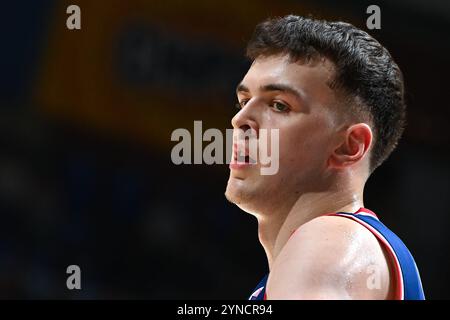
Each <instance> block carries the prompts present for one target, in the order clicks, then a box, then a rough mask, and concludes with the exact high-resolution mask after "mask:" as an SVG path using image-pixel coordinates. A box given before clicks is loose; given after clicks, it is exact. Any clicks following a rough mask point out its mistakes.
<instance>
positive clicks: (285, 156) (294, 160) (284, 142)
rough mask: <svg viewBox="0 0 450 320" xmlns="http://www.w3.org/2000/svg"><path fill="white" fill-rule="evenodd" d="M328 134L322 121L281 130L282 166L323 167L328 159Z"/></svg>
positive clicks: (304, 123)
mask: <svg viewBox="0 0 450 320" xmlns="http://www.w3.org/2000/svg"><path fill="white" fill-rule="evenodd" d="M328 134H329V132H328V130H327V129H326V127H325V126H323V125H320V121H308V122H306V121H305V122H303V123H301V124H297V125H292V126H289V127H285V128H283V129H282V130H281V129H280V164H284V165H287V166H290V167H292V166H294V167H303V166H304V165H308V167H316V166H321V165H322V164H323V163H325V161H326V158H327V147H328V145H327V141H328V139H327V135H328Z"/></svg>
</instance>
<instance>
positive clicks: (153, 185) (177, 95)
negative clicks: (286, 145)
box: [0, 0, 450, 299]
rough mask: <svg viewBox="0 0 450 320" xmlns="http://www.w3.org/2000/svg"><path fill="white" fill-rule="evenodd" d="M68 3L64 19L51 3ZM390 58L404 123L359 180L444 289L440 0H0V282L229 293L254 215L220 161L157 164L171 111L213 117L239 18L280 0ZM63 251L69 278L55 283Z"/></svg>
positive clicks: (257, 265) (245, 35)
mask: <svg viewBox="0 0 450 320" xmlns="http://www.w3.org/2000/svg"><path fill="white" fill-rule="evenodd" d="M71 4H76V5H78V6H80V8H81V30H68V29H67V28H66V19H67V17H68V16H69V15H68V14H67V13H66V8H67V7H68V6H69V5H71ZM370 4H377V5H379V6H380V8H381V30H373V31H370V30H369V33H370V34H372V35H373V36H375V38H377V39H378V40H379V41H380V42H381V43H383V44H384V45H385V46H386V47H387V48H388V49H389V50H390V52H391V53H392V55H393V56H394V57H395V59H396V61H397V62H398V64H399V65H400V67H401V69H402V70H403V72H404V75H405V80H406V88H407V101H408V108H409V109H408V110H409V111H408V127H407V129H406V132H405V135H404V138H403V140H402V141H401V143H400V145H399V147H398V149H397V150H396V151H395V152H394V154H393V155H392V156H391V157H390V158H389V160H388V161H387V162H386V163H385V164H384V165H383V166H381V167H380V168H378V169H377V171H376V172H375V174H374V176H373V177H372V178H371V179H370V180H369V182H368V185H367V187H366V194H365V197H366V207H368V208H370V209H371V210H373V211H375V212H376V213H377V214H378V215H379V216H380V217H381V219H382V220H383V222H384V223H385V224H387V225H388V226H389V227H390V228H391V229H392V230H393V231H394V232H396V233H397V234H398V235H399V236H400V237H401V238H402V239H403V240H404V242H405V243H406V244H407V246H408V247H409V249H410V250H411V251H412V253H413V255H414V257H415V259H416V261H417V264H418V266H419V269H420V272H421V276H422V281H423V285H424V288H425V294H426V296H427V298H430V299H448V298H450V293H449V292H448V289H447V288H448V286H449V285H450V275H449V272H448V270H450V255H449V245H450V235H449V234H448V230H449V226H450V210H449V209H448V204H447V202H448V200H449V196H450V194H449V190H450V170H449V169H450V154H449V148H448V147H449V138H450V133H449V130H448V128H447V126H448V119H449V102H448V101H449V98H448V93H449V89H448V85H449V83H448V75H449V73H450V60H449V56H450V48H449V47H450V41H449V40H450V39H449V36H448V30H450V2H448V1H444V0H442V1H438V0H427V1H424V0H422V1H421V0H414V1H409V0H408V1H407V0H396V1H389V2H388V1H376V2H368V1H356V0H355V1H349V0H347V1H342V0H341V1H339V2H338V1H331V0H314V1H306V0H305V1H295V0H279V1H269V0H259V1H256V0H246V1H180V0H178V1H177V0H164V1H162V0H128V1H120V0H109V1H89V0H76V1H64V0H61V1H57V0H40V1H31V0H30V1H20V0H18V1H3V2H2V6H1V9H2V16H1V18H0V30H1V33H2V37H1V43H2V46H1V50H0V66H1V69H0V71H1V72H0V81H1V85H0V214H1V222H0V298H25V299H47V298H58V299H74V298H83V299H105V298H112V299H118V298H127V299H128V298H129V299H131V298H134V299H222V298H223V299H246V298H247V297H248V295H249V294H250V293H251V291H252V289H253V288H254V286H255V285H256V284H257V283H258V281H259V280H260V278H261V277H262V276H263V275H264V274H265V273H266V272H267V263H266V258H265V255H264V251H263V249H262V247H261V246H260V244H259V242H258V238H257V223H256V220H255V219H254V218H253V217H252V216H250V215H248V214H246V213H244V212H241V211H240V210H239V209H237V207H235V206H233V205H231V204H229V203H228V202H227V201H226V199H225V197H224V196H223V193H224V190H225V185H226V181H227V179H228V167H227V165H205V164H203V165H181V166H176V165H174V164H172V162H171V158H170V152H171V149H172V147H173V146H174V145H175V144H176V142H172V141H171V139H170V135H171V133H172V131H173V130H174V129H176V128H187V129H188V130H190V131H193V121H194V120H202V121H203V128H204V130H205V128H219V129H221V130H222V131H224V130H225V129H226V128H231V124H230V120H231V117H232V116H233V114H234V113H235V112H236V109H235V108H234V104H235V100H236V98H235V95H234V88H235V86H236V84H237V83H238V82H239V80H240V79H241V78H242V77H243V75H244V74H245V72H246V70H247V68H248V66H249V62H248V61H246V59H245V58H244V49H245V44H246V41H247V40H248V39H249V38H250V36H251V34H252V31H253V29H254V27H255V25H256V24H257V23H258V22H260V21H261V20H263V19H265V18H267V17H270V16H272V17H273V16H280V15H285V14H289V13H293V14H299V15H308V14H313V15H314V16H315V17H319V18H325V19H332V20H345V21H348V22H351V23H353V24H355V25H356V26H358V27H360V28H362V29H364V30H366V19H367V18H368V16H369V14H367V13H366V8H367V7H368V6H369V5H370ZM72 264H75V265H79V266H80V268H81V280H82V290H72V291H70V290H68V289H67V288H66V278H67V277H68V275H67V274H66V268H67V266H69V265H72Z"/></svg>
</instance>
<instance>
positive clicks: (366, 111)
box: [247, 15, 406, 172]
mask: <svg viewBox="0 0 450 320" xmlns="http://www.w3.org/2000/svg"><path fill="white" fill-rule="evenodd" d="M276 54H288V55H289V57H290V58H291V59H292V60H293V61H300V60H302V61H306V62H307V61H311V60H314V59H318V58H324V57H325V58H327V59H329V60H330V61H331V62H333V64H334V66H335V75H334V79H333V81H331V82H330V83H329V85H330V87H331V88H333V89H334V90H341V92H343V93H345V97H347V98H348V99H345V100H346V102H350V103H348V104H346V105H345V106H346V107H347V108H348V110H349V111H350V112H351V113H352V114H356V115H359V116H361V117H365V120H367V121H369V123H370V125H371V127H372V131H373V133H374V144H373V147H372V152H371V158H370V171H371V172H372V171H373V170H375V168H377V167H378V166H379V165H380V164H381V163H382V162H383V161H384V160H386V158H387V157H388V156H389V155H390V154H391V152H392V151H393V150H394V149H395V147H396V146H397V143H398V140H399V139H400V137H401V135H402V133H403V130H404V126H405V118H406V115H405V113H406V105H405V101H404V84H403V75H402V72H401V71H400V68H399V67H398V65H397V64H396V63H395V61H394V59H393V58H392V56H391V55H390V54H389V52H388V51H387V49H386V48H384V47H383V46H382V45H381V44H380V43H379V42H378V41H377V40H375V39H374V38H373V37H371V36H370V35H369V34H368V33H367V32H365V31H362V30H360V29H358V28H356V27H355V26H353V25H351V24H349V23H345V22H329V21H324V20H317V19H313V18H305V17H300V16H294V15H289V16H285V17H281V18H275V19H268V20H266V21H264V22H262V23H260V24H258V25H257V26H256V29H255V32H254V34H253V36H252V38H251V40H250V41H249V43H248V45H247V56H248V57H249V58H250V59H251V60H255V59H257V58H258V57H260V56H270V55H276Z"/></svg>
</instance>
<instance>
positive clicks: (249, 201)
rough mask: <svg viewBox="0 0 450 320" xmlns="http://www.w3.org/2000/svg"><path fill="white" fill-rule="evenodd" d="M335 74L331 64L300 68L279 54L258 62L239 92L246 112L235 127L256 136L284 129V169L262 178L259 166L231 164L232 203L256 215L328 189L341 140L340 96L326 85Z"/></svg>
mask: <svg viewBox="0 0 450 320" xmlns="http://www.w3.org/2000/svg"><path fill="white" fill-rule="evenodd" d="M333 75H334V71H333V65H332V63H331V62H329V61H328V60H323V61H321V62H316V63H309V64H301V63H295V62H294V63H292V62H290V61H289V58H288V56H286V55H278V56H269V57H264V58H258V59H256V60H255V61H254V63H253V64H252V66H251V67H250V69H249V70H248V72H247V74H246V75H245V77H244V79H243V80H242V82H241V83H240V85H239V86H238V88H237V97H238V101H239V102H240V104H241V110H240V111H239V112H238V113H237V114H236V115H235V116H234V117H233V119H232V125H233V128H234V129H238V128H240V129H243V130H247V129H254V130H255V132H256V133H257V134H259V132H260V131H261V129H266V130H268V136H270V129H279V169H278V172H277V173H276V174H274V175H262V174H261V164H260V163H256V164H250V165H243V166H242V165H240V166H239V165H238V166H233V165H231V166H230V177H229V180H228V185H227V189H226V193H225V195H226V197H227V198H228V200H230V201H231V202H233V203H236V204H237V205H238V206H239V207H241V209H243V210H245V211H248V212H251V213H257V212H259V211H261V210H263V209H265V210H271V208H279V206H285V205H293V201H295V200H296V199H297V198H298V196H299V195H300V194H301V193H304V192H311V191H318V190H319V189H321V188H323V184H324V179H325V178H324V177H325V171H326V168H327V160H328V158H329V156H330V154H331V152H332V151H333V148H334V146H335V142H336V140H335V137H334V136H335V134H334V133H335V132H336V116H335V112H333V106H334V105H336V100H337V98H336V96H335V93H334V91H333V90H332V89H331V88H329V86H328V85H327V82H329V81H330V80H331V79H332V77H333ZM238 143H239V142H238ZM270 143H271V142H270V140H269V150H270ZM272 143H273V142H272Z"/></svg>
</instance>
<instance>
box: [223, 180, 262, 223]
mask: <svg viewBox="0 0 450 320" xmlns="http://www.w3.org/2000/svg"><path fill="white" fill-rule="evenodd" d="M257 189H258V188H255V186H254V185H250V184H249V182H248V181H245V180H242V179H238V178H235V177H232V176H230V178H229V179H228V184H227V188H226V191H225V197H226V198H227V200H228V201H230V202H231V203H234V204H235V205H237V206H238V207H239V208H240V209H241V210H243V211H245V212H248V213H250V214H254V215H256V214H257V212H258V211H259V210H258V205H260V204H261V203H262V201H261V200H262V199H261V198H262V197H263V196H264V195H263V193H262V192H260V191H258V190H257Z"/></svg>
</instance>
